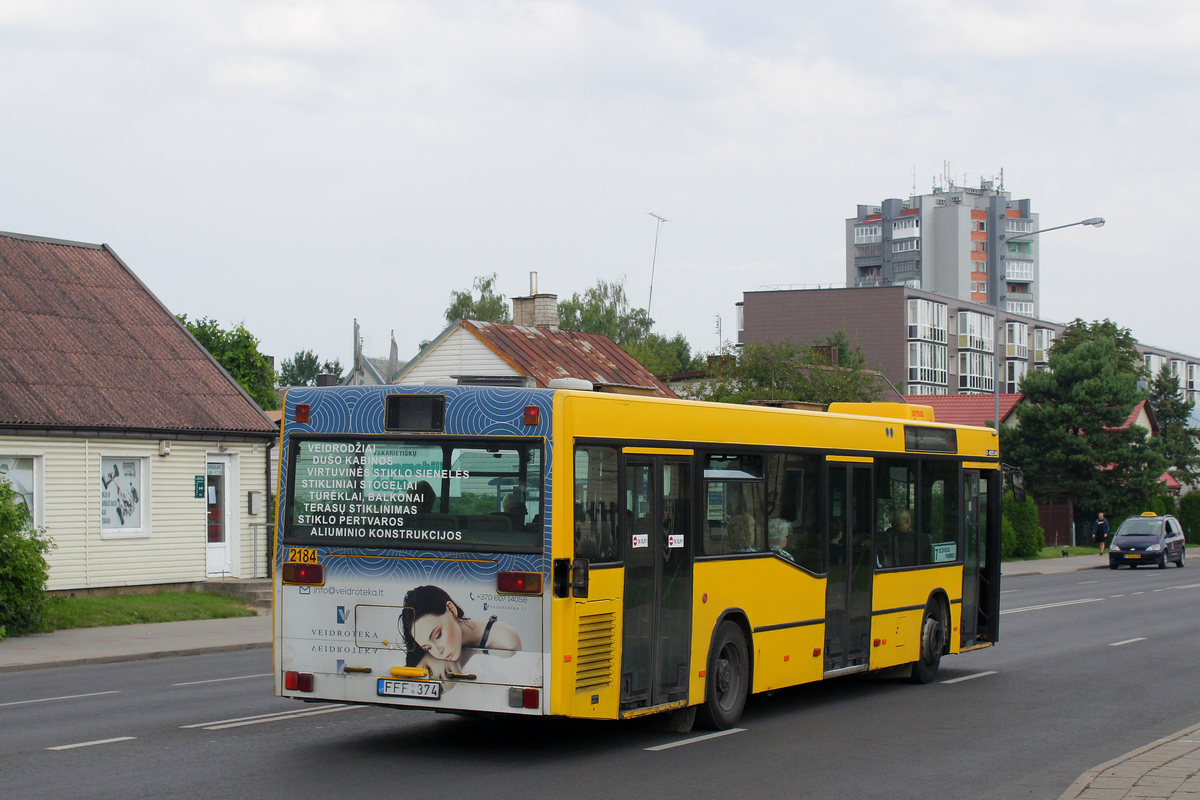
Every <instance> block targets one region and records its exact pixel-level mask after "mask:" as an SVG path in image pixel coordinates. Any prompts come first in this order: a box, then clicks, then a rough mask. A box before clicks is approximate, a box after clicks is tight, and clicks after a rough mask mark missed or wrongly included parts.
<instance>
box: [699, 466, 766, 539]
mask: <svg viewBox="0 0 1200 800" xmlns="http://www.w3.org/2000/svg"><path fill="white" fill-rule="evenodd" d="M704 492H705V498H706V508H707V513H706V516H705V519H704V536H703V541H702V543H703V547H704V555H709V556H712V555H727V554H730V553H762V552H764V551H766V549H767V535H766V519H765V515H764V513H763V484H761V483H749V482H743V481H705V484H704Z"/></svg>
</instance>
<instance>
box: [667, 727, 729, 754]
mask: <svg viewBox="0 0 1200 800" xmlns="http://www.w3.org/2000/svg"><path fill="white" fill-rule="evenodd" d="M745 730H746V729H745V728H730V729H729V730H727V731H717V732H716V733H706V734H704V735H703V736H693V737H692V738H691V739H684V740H683V741H679V742H670V743H668V744H660V745H656V746H655V747H647V748H646V749H647V750H650V751H654V752H657V751H659V750H670V749H671V748H672V747H683V746H684V745H685V744H695V743H696V742H706V741H708V740H709V739H716V738H717V737H718V736H728V735H729V734H731V733H742V732H744V731H745Z"/></svg>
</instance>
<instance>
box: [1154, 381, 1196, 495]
mask: <svg viewBox="0 0 1200 800" xmlns="http://www.w3.org/2000/svg"><path fill="white" fill-rule="evenodd" d="M1195 406H1196V404H1195V403H1193V402H1190V401H1188V400H1186V399H1185V398H1184V392H1183V390H1182V389H1181V388H1180V386H1179V379H1178V378H1176V377H1175V376H1174V375H1172V374H1171V370H1170V369H1169V368H1167V367H1165V366H1164V367H1163V368H1162V370H1161V371H1159V373H1158V374H1157V375H1155V376H1154V379H1153V380H1152V381H1150V407H1151V408H1153V409H1154V415H1155V417H1157V418H1158V436H1157V437H1155V439H1154V444H1155V447H1157V448H1158V452H1159V453H1161V454H1162V456H1163V458H1165V459H1166V461H1167V466H1168V467H1171V468H1172V470H1173V471H1172V474H1173V475H1174V476H1175V478H1176V480H1178V481H1179V482H1180V483H1185V484H1194V483H1196V481H1197V479H1200V448H1197V446H1196V437H1198V436H1200V429H1196V428H1193V427H1191V426H1190V425H1189V424H1188V423H1189V422H1190V421H1191V417H1192V410H1193V409H1194V408H1195Z"/></svg>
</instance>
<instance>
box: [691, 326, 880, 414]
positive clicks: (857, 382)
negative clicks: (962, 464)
mask: <svg viewBox="0 0 1200 800" xmlns="http://www.w3.org/2000/svg"><path fill="white" fill-rule="evenodd" d="M844 336H845V334H844V332H842V334H841V337H838V335H837V334H835V335H834V336H832V337H828V338H826V339H825V340H822V341H821V342H818V343H814V344H813V345H810V346H807V347H805V346H800V345H796V344H794V343H792V342H789V341H778V342H771V343H769V344H749V345H746V346H745V347H743V348H742V349H741V351H740V352H739V353H737V354H736V355H733V354H726V355H724V356H722V357H720V358H717V359H713V361H712V363H711V364H710V365H709V377H710V379H711V380H709V381H707V382H702V383H697V384H695V385H693V387H691V388H690V389H688V390H685V391H686V393H687V394H688V395H689V396H690V397H693V398H695V399H701V400H714V401H716V402H720V403H749V402H754V401H784V400H796V401H802V402H808V403H822V404H827V403H836V402H870V401H875V400H880V399H881V398H882V397H883V385H882V384H883V381H882V378H881V377H880V375H879V373H877V372H873V371H870V370H868V369H867V368H866V359H865V358H864V357H863V354H862V350H861V349H859V348H858V347H857V346H855V347H853V348H850V347H849V346H848V345H847V351H848V352H847V354H846V356H845V358H842V357H841V356H840V355H839V359H838V365H837V366H831V365H830V360H831V359H830V347H831V346H832V347H839V344H838V343H839V342H841V340H842V339H844ZM839 350H840V347H839Z"/></svg>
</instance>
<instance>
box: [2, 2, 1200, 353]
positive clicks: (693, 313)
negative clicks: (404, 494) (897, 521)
mask: <svg viewBox="0 0 1200 800" xmlns="http://www.w3.org/2000/svg"><path fill="white" fill-rule="evenodd" d="M1198 39H1200V6H1198V5H1197V4H1196V3H1194V2H1189V1H1188V0H1180V1H1179V2H1168V1H1167V0H1138V1H1137V2H1114V1H1113V0H1088V1H1087V2H1073V1H1071V2H1059V1H1057V0H1038V2H1028V1H1027V0H1006V2H986V1H981V2H962V1H961V0H893V1H892V2H866V3H834V2H804V0H786V2H785V1H780V2H774V1H773V0H772V1H768V2H749V1H748V2H738V3H733V2H712V1H711V0H677V1H676V0H643V1H642V2H636V3H625V2H619V1H617V2H518V1H514V2H453V0H435V2H385V1H384V0H337V2H317V1H316V0H311V1H310V0H297V1H296V2H287V1H286V0H277V1H275V2H260V1H259V0H236V1H232V0H231V1H229V2H224V1H222V0H214V1H212V2H202V3H200V2H172V3H164V2H161V1H160V0H153V1H147V2H139V1H138V0H127V1H123V2H117V1H116V0H114V1H112V2H104V1H103V0H99V1H95V0H89V1H88V2H70V1H68V0H30V1H29V2H26V1H25V0H0V230H7V231H14V232H18V233H25V234H32V235H38V236H48V237H54V238H60V239H69V240H77V241H85V242H107V243H108V244H110V245H112V247H113V248H114V249H115V250H116V252H117V253H118V254H119V255H120V256H121V257H122V258H123V259H124V260H125V262H126V263H127V264H129V266H130V267H131V268H132V269H133V271H134V272H135V273H137V275H138V276H139V277H140V278H141V279H142V280H143V281H144V282H145V283H146V284H147V285H148V286H149V287H150V289H151V290H152V291H154V292H155V293H156V294H157V295H158V297H159V298H160V299H161V300H162V301H163V302H164V303H165V304H166V305H167V306H168V307H169V308H170V309H171V310H172V311H174V312H176V313H186V314H188V315H189V316H191V317H198V316H208V317H214V318H216V319H217V320H218V321H220V322H221V323H222V324H229V323H232V322H239V321H241V322H244V323H245V324H246V326H247V327H248V328H249V329H250V330H251V331H252V332H253V333H254V334H255V335H256V336H258V337H259V339H260V340H261V342H262V344H261V349H262V350H263V352H266V353H269V354H273V355H275V356H276V358H277V360H282V359H283V358H288V357H290V356H291V355H292V354H293V353H294V352H296V351H297V350H301V349H311V350H315V351H317V352H318V353H319V354H320V355H322V356H324V357H327V358H332V357H338V358H340V359H341V361H342V363H343V364H344V365H348V364H349V362H350V361H351V346H352V325H353V320H354V318H356V317H357V318H358V319H359V321H360V324H361V326H362V332H363V335H364V337H365V339H366V352H367V353H368V354H369V355H379V356H385V357H386V355H387V351H388V346H389V336H390V332H391V331H392V330H394V331H395V335H396V339H397V341H398V343H399V348H400V355H401V358H408V357H411V356H412V355H414V354H415V352H416V344H417V342H418V341H420V340H422V339H428V338H432V337H433V336H434V335H436V334H437V333H438V332H440V331H441V330H442V329H443V328H444V327H445V321H444V319H443V317H442V312H443V310H444V309H445V308H446V306H447V305H448V303H449V298H450V292H451V291H453V290H456V289H466V288H468V287H469V286H470V285H471V282H472V280H473V279H474V278H475V277H476V276H478V275H484V274H487V273H491V272H496V273H498V274H499V290H500V291H501V292H503V293H504V294H506V295H508V296H509V297H513V296H519V295H523V294H527V293H528V290H529V272H530V271H536V272H538V273H539V289H540V290H541V291H544V292H552V293H556V294H558V295H559V298H560V299H566V298H569V297H570V296H571V294H572V293H574V292H581V291H583V290H585V289H586V288H588V287H589V286H592V285H594V284H595V282H596V279H597V278H605V279H608V280H615V279H619V278H620V277H621V276H625V278H626V288H627V291H628V294H629V296H630V298H631V300H632V301H633V302H634V303H635V304H637V305H642V306H644V305H645V304H646V300H647V296H648V294H649V290H650V284H649V277H650V264H651V256H652V250H653V246H654V233H655V230H654V228H655V221H654V219H653V218H652V217H650V216H649V215H648V213H647V212H654V213H656V214H659V215H662V216H664V217H666V218H668V219H669V220H671V221H670V222H669V223H667V224H666V225H664V226H663V229H662V234H661V238H660V241H659V249H658V261H657V269H656V274H655V285H654V301H653V306H652V308H651V314H652V316H653V317H654V318H655V319H656V320H657V326H656V329H657V330H658V331H660V332H662V333H665V334H667V335H668V336H670V335H673V334H674V333H675V332H677V331H680V332H682V333H683V334H684V335H685V336H687V338H688V339H689V340H690V341H691V343H692V345H693V347H694V348H696V349H700V350H704V351H712V350H714V349H716V347H717V345H718V338H717V333H716V330H715V317H717V316H718V315H719V316H720V317H721V318H722V320H723V323H724V338H726V339H732V338H734V337H735V335H736V331H735V326H736V323H735V316H734V303H736V302H737V301H739V300H740V299H741V296H742V292H744V291H750V290H754V289H758V288H761V287H763V286H767V285H788V284H841V283H842V282H844V280H845V273H844V264H845V261H844V259H845V254H844V220H845V219H846V218H847V217H850V216H853V215H854V213H855V206H856V205H857V204H859V203H878V202H879V201H881V200H883V199H884V198H888V197H899V198H904V197H907V196H908V195H909V194H911V193H912V191H913V188H914V181H915V186H916V189H917V191H918V192H919V193H926V192H928V191H930V189H931V187H932V185H933V181H934V177H935V175H940V174H941V173H942V172H943V165H944V164H945V163H946V162H949V164H950V174H951V175H952V176H953V177H955V178H956V179H957V180H958V181H959V182H960V183H962V182H965V183H967V184H969V185H976V186H977V185H978V182H979V179H980V178H981V177H992V176H994V175H997V174H998V173H999V172H1000V170H1001V169H1002V168H1003V170H1004V182H1005V188H1006V189H1008V190H1009V191H1011V192H1012V193H1013V196H1014V198H1017V199H1019V198H1025V197H1028V198H1031V199H1032V201H1033V208H1034V210H1035V211H1037V212H1039V213H1040V214H1041V221H1042V225H1043V226H1044V227H1050V226H1052V225H1059V224H1065V223H1067V222H1074V221H1077V220H1080V219H1084V218H1086V217H1092V216H1103V217H1105V218H1106V219H1107V220H1108V225H1107V226H1106V227H1104V228H1101V229H1092V228H1085V227H1077V228H1071V229H1068V230H1064V231H1056V232H1054V233H1050V234H1047V235H1046V236H1045V237H1044V238H1043V239H1042V242H1041V257H1042V273H1041V274H1042V286H1041V297H1042V314H1043V316H1044V317H1046V318H1047V319H1051V320H1057V321H1067V320H1070V319H1072V318H1074V317H1083V318H1084V319H1089V320H1092V319H1102V318H1105V317H1108V318H1111V319H1113V320H1114V321H1116V322H1118V323H1119V324H1121V325H1124V326H1126V327H1129V328H1131V329H1132V330H1133V333H1134V335H1135V336H1137V337H1138V338H1139V339H1141V340H1142V341H1143V342H1145V343H1147V344H1154V345H1159V346H1162V347H1167V348H1171V349H1175V350H1179V351H1182V352H1185V353H1189V354H1195V355H1200V341H1196V335H1195V331H1196V325H1195V322H1194V317H1195V311H1194V307H1195V306H1196V303H1197V291H1196V290H1197V281H1196V277H1195V275H1194V272H1193V269H1192V267H1193V265H1194V264H1195V262H1196V261H1197V257H1196V254H1195V253H1194V252H1193V248H1192V247H1191V246H1190V244H1189V243H1194V241H1195V236H1194V235H1193V233H1192V231H1194V230H1195V229H1196V228H1197V226H1198V222H1197V219H1196V214H1195V208H1196V206H1197V200H1196V194H1197V190H1198V188H1200V175H1198V173H1200V147H1198V146H1197V144H1198V139H1197V132H1198V128H1200V81H1198V78H1200V75H1198V72H1200V48H1197V47H1196V45H1195V42H1196V41H1197V40H1198Z"/></svg>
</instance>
